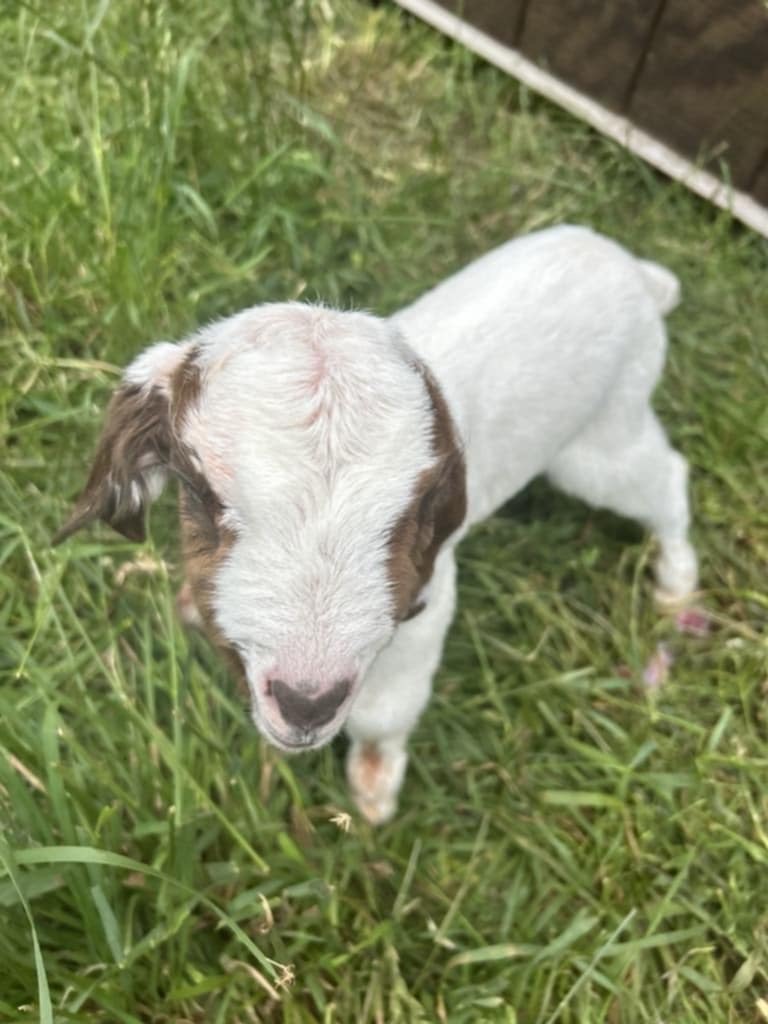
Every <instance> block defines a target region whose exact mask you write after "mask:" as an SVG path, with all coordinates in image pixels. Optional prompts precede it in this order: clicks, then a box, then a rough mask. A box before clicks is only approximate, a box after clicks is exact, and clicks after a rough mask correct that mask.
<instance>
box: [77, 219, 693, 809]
mask: <svg viewBox="0 0 768 1024" xmlns="http://www.w3.org/2000/svg"><path fill="white" fill-rule="evenodd" d="M678 292H679V288H678V283H677V280H676V278H675V277H674V276H673V275H672V274H671V273H670V272H669V271H668V270H665V269H664V268H663V267H660V266H658V265H657V264H655V263H648V262H644V261H641V260H637V259H635V258H634V257H633V256H632V255H631V254H629V253H628V252H626V251H625V250H624V249H622V248H620V247H619V246H618V245H616V244H615V243H614V242H612V241H610V240H608V239H606V238H604V237H601V236H600V235H597V234H594V233H593V232H591V231H589V230H587V229H585V228H579V227H557V228H551V229H549V230H546V231H541V232H537V233H535V234H532V235H528V236H526V237H523V238H520V239H517V240H515V241H512V242H509V243H507V244H506V245H502V246H501V247H500V248H498V249H496V250H494V251H493V252H491V253H488V254H487V255H486V256H483V257H482V258H481V259H479V260H477V261H476V262H474V263H472V264H470V265H469V266H468V267H466V268H465V269H464V270H462V271H460V272H459V273H457V274H455V275H454V276H453V277H450V278H448V280H446V281H444V282H442V283H441V284H439V285H438V286H437V287H436V288H434V289H433V290H432V291H430V292H428V293H427V294H426V295H424V296H422V297H421V298H420V299H418V300H417V301H416V302H415V303H414V304H413V305H411V306H408V307H407V308H406V309H403V310H401V311H400V312H399V313H397V314H396V315H394V316H392V317H390V318H389V319H379V318H378V317H375V316H369V315H367V314H364V313H351V312H347V313H342V312H336V311H334V310H330V309H326V308H323V307H320V306H310V305H302V304H299V303H285V304H283V303H277V304H268V305H261V306H254V307H253V308H252V309H247V310H244V311H243V312H241V313H238V314H236V315H235V316H231V317H229V318H228V319H226V320H222V321H220V322H218V323H214V324H212V325H210V326H209V327H206V328H204V329H203V330H202V331H200V332H199V333H198V334H195V335H193V336H192V337H191V338H188V339H187V340H185V341H182V342H179V343H178V344H169V343H167V342H160V343H159V344H156V345H153V346H151V347H150V348H148V349H147V350H146V351H145V352H143V353H142V354H141V355H140V356H139V357H138V358H137V359H136V360H135V361H134V362H133V363H131V365H130V366H129V367H128V368H127V370H126V371H125V375H124V377H123V381H122V383H121V384H120V386H119V387H118V389H117V391H116V392H115V394H114V396H113V398H112V401H111V404H110V406H109V409H108V411H107V416H106V422H105V425H104V429H103V433H102V436H101V439H100V441H99V445H98V448H97V451H96V454H95V458H94V463H93V467H92V469H91V473H90V476H89V478H88V482H87V484H86V486H85V489H84V491H83V493H82V495H81V496H80V498H79V500H78V501H77V504H76V506H75V508H74V511H73V513H72V516H71V518H70V520H69V521H68V522H67V524H66V525H65V526H64V527H63V528H62V529H61V530H60V531H59V534H58V535H57V539H58V540H61V539H63V538H64V537H66V536H69V534H71V533H73V532H74V531H75V530H77V529H79V528H80V527H81V526H83V525H85V524H86V523H89V522H91V521H92V520H94V519H96V518H101V519H103V520H105V521H106V522H108V523H110V524H111V525H112V526H113V527H115V529H117V530H119V531H120V532H121V533H123V534H124V535H125V536H127V537H129V538H131V539H135V540H140V539H142V538H143V537H144V508H145V505H146V504H147V503H148V502H150V501H152V500H153V499H154V498H156V497H157V495H158V494H159V492H160V490H161V489H162V487H163V484H164V483H165V480H166V478H167V477H168V475H169V474H170V475H172V476H175V477H177V478H178V480H179V481H180V484H181V490H180V505H181V533H182V543H183V551H184V559H185V565H186V583H185V585H184V594H185V595H186V599H187V602H186V603H187V605H188V606H190V605H191V603H192V602H194V609H195V614H196V615H197V616H199V619H200V621H201V623H202V625H203V626H204V628H205V629H206V631H207V633H208V634H209V636H210V637H211V639H212V640H213V642H214V643H215V644H216V645H217V646H218V647H220V648H221V649H222V650H223V651H224V652H226V653H227V655H228V657H229V660H230V662H231V664H232V665H233V666H235V668H236V671H237V672H238V673H239V674H240V675H241V676H242V677H243V679H244V680H245V681H246V682H247V686H248V690H249V693H250V700H251V707H252V714H253V719H254V721H255V723H256V725H257V726H258V728H259V730H260V731H261V732H262V733H263V734H264V736H265V737H266V738H267V739H268V740H269V741H270V742H271V743H273V744H274V745H275V746H277V747H279V748H281V749H282V750H291V751H296V750H306V749H310V748H312V747H319V746H321V745H322V744H324V743H327V742H328V741H329V740H330V739H331V738H332V737H333V736H334V735H335V734H336V733H337V732H338V731H339V730H340V729H341V728H342V727H343V726H344V727H346V730H347V732H348V733H349V736H350V737H351V741H352V742H351V747H350V750H349V755H348V762H347V769H348V777H349V781H350V783H351V786H352V790H353V794H354V797H355V800H356V802H357V805H358V807H359V808H360V810H361V812H362V813H363V814H364V815H365V817H366V818H368V819H369V820H370V821H372V822H383V821H385V820H386V819H387V818H389V817H390V816H391V815H392V814H393V812H394V810H395V807H396V801H397V794H398V791H399V789H400V785H401V783H402V780H403V774H404V772H405V766H406V760H407V754H406V741H407V738H408V735H409V733H410V732H411V730H412V729H413V728H414V726H415V724H416V722H417V720H418V718H419V715H420V714H421V711H422V710H423V708H424V706H425V704H426V703H427V700H428V699H429V695H430V689H431V685H432V677H433V675H434V673H435V670H436V669H437V666H438V664H439V662H440V656H441V650H442V646H443V640H444V637H445V633H446V631H447V629H448V626H449V624H450V622H451V619H452V617H453V613H454V605H455V590H456V583H455V578H456V566H455V560H454V549H455V547H456V545H457V544H458V542H459V540H460V539H461V537H462V536H463V535H464V534H465V533H466V531H467V529H468V528H469V527H470V526H471V525H472V524H473V523H476V522H477V521H478V520H480V519H482V518H484V517H485V516H487V515H489V514H490V513H491V512H493V510H494V509H496V508H498V507H499V505H501V504H502V502H504V501H506V500H507V499H508V498H510V497H511V496H512V495H513V494H515V493H516V492H517V491H519V490H520V489H521V488H522V487H524V486H525V484H526V483H527V482H528V481H529V480H530V479H531V478H532V477H534V476H536V475H538V474H540V473H545V474H546V475H547V476H548V477H549V479H550V480H552V481H553V482H554V483H555V484H556V485H557V486H558V487H561V488H562V489H563V490H565V491H567V492H569V493H570V494H573V495H577V496H578V497H580V498H582V499H584V500H585V501H587V502H589V503H591V504H593V505H597V506H602V507H605V508H609V509H612V510H613V511H615V512H618V513H621V514H622V515H625V516H630V517H632V518H633V519H637V520H639V521H640V522H642V523H644V524H645V525H647V526H648V527H649V528H650V529H651V530H652V531H653V533H654V534H655V537H656V539H657V541H658V545H659V551H660V556H659V559H658V563H657V567H656V574H657V583H658V591H657V593H658V596H659V598H660V599H661V600H663V601H665V602H682V601H684V600H685V599H686V598H687V597H688V596H689V595H690V594H691V592H692V591H693V589H694V587H695V586H696V556H695V553H694V551H693V549H692V547H691V545H690V544H689V542H688V539H687V531H688V522H689V513H688V499H687V493H686V492H687V486H686V479H687V465H686V462H685V460H684V459H683V458H682V456H681V455H679V454H678V453H677V452H676V451H674V450H673V449H672V448H671V447H670V445H669V443H668V441H667V438H666V436H665V434H664V430H663V429H662V427H661V426H660V424H659V422H658V420H657V418H656V416H655V415H654V413H653V411H652V409H651V406H650V397H651V393H652V391H653V389H654V386H655V385H656V382H657V380H658V378H659V375H660V373H661V370H662V365H663V361H664V351H665V344H666V336H665V329H664V322H663V319H662V316H663V314H664V313H667V312H668V311H669V310H671V309H672V308H673V307H674V305H675V304H676V302H677V299H678Z"/></svg>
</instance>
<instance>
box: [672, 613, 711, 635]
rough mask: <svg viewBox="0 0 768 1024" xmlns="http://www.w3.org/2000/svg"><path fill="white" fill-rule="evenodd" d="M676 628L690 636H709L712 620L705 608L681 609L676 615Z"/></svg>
mask: <svg viewBox="0 0 768 1024" xmlns="http://www.w3.org/2000/svg"><path fill="white" fill-rule="evenodd" d="M675 628H676V629H677V631H678V633H686V634H687V635H688V636H708V635H709V631H710V629H711V628H712V619H711V618H710V616H709V614H708V613H707V612H705V611H704V609H703V608H681V610H680V611H679V612H678V613H677V615H675Z"/></svg>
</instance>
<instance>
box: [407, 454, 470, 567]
mask: <svg viewBox="0 0 768 1024" xmlns="http://www.w3.org/2000/svg"><path fill="white" fill-rule="evenodd" d="M466 514H467V487H466V471H465V467H464V457H463V455H462V453H461V451H460V450H459V449H458V448H455V449H453V450H452V451H450V452H448V453H447V454H446V456H445V457H444V460H443V464H442V466H441V467H440V473H439V476H438V477H437V480H435V482H434V483H433V484H432V485H431V487H430V488H429V490H428V491H427V492H426V494H424V496H423V497H422V499H421V501H420V503H419V508H418V512H417V516H416V523H417V534H416V542H415V544H414V551H413V559H414V562H415V563H416V566H417V568H418V570H419V573H420V575H421V577H422V578H423V579H425V580H427V579H429V577H430V576H431V575H432V569H433V567H434V564H435V558H437V553H438V552H439V550H440V548H441V547H442V546H443V544H444V542H445V541H446V540H447V539H448V538H449V537H450V536H451V534H452V533H453V532H454V531H455V530H457V529H458V528H459V527H460V526H461V524H462V523H463V522H464V519H465V517H466Z"/></svg>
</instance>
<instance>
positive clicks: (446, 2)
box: [436, 0, 533, 46]
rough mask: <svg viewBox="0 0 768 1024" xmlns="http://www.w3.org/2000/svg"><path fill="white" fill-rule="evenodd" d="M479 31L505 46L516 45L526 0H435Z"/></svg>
mask: <svg viewBox="0 0 768 1024" xmlns="http://www.w3.org/2000/svg"><path fill="white" fill-rule="evenodd" d="M436 2H437V3H438V4H439V5H440V6H441V7H445V9H446V10H448V11H450V12H451V13H452V14H455V15H457V16H458V17H459V18H462V19H463V20H464V21H467V22H468V23H469V24H470V25H474V26H475V28H479V29H480V31H481V32H487V33H488V35H489V36H492V37H493V38H494V39H498V40H499V42H500V43H506V44H507V46H516V45H517V37H518V34H519V32H520V28H521V24H522V19H523V17H524V15H525V8H526V5H527V3H528V0H436ZM532 2H533V0H532Z"/></svg>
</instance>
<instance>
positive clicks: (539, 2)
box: [468, 0, 664, 113]
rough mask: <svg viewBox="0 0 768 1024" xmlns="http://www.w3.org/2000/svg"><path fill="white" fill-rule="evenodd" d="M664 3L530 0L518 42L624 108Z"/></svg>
mask: <svg viewBox="0 0 768 1024" xmlns="http://www.w3.org/2000/svg"><path fill="white" fill-rule="evenodd" d="M663 5H664V0H530V3H529V4H528V9H527V11H526V15H525V24H524V27H523V31H522V33H521V36H520V40H519V42H518V48H519V49H520V50H521V51H522V52H523V53H524V54H525V55H526V56H527V57H530V58H531V60H533V61H535V62H536V63H537V64H540V65H541V66H542V67H545V68H546V69H547V70H548V71H551V72H552V74H553V75H556V76H557V77H558V78H562V79H564V80H565V81H567V82H568V83H569V84H571V85H574V86H575V87H576V88H577V89H579V90H581V91H582V92H585V93H587V95H589V96H592V97H593V98H594V99H596V100H599V101H600V102H601V103H603V104H605V106H607V107H608V108H609V109H610V110H615V111H617V112H618V113H623V112H624V110H625V109H626V105H627V100H628V97H629V95H630V93H631V92H632V88H633V84H634V81H635V78H636V77H637V75H638V73H639V71H640V69H641V68H642V65H643V61H644V55H645V52H646V49H647V46H648V42H649V40H650V39H651V37H652V35H653V31H654V27H655V24H656V21H657V20H658V16H659V13H660V10H661V8H662V7H663ZM468 6H471V4H470V5H468Z"/></svg>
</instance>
